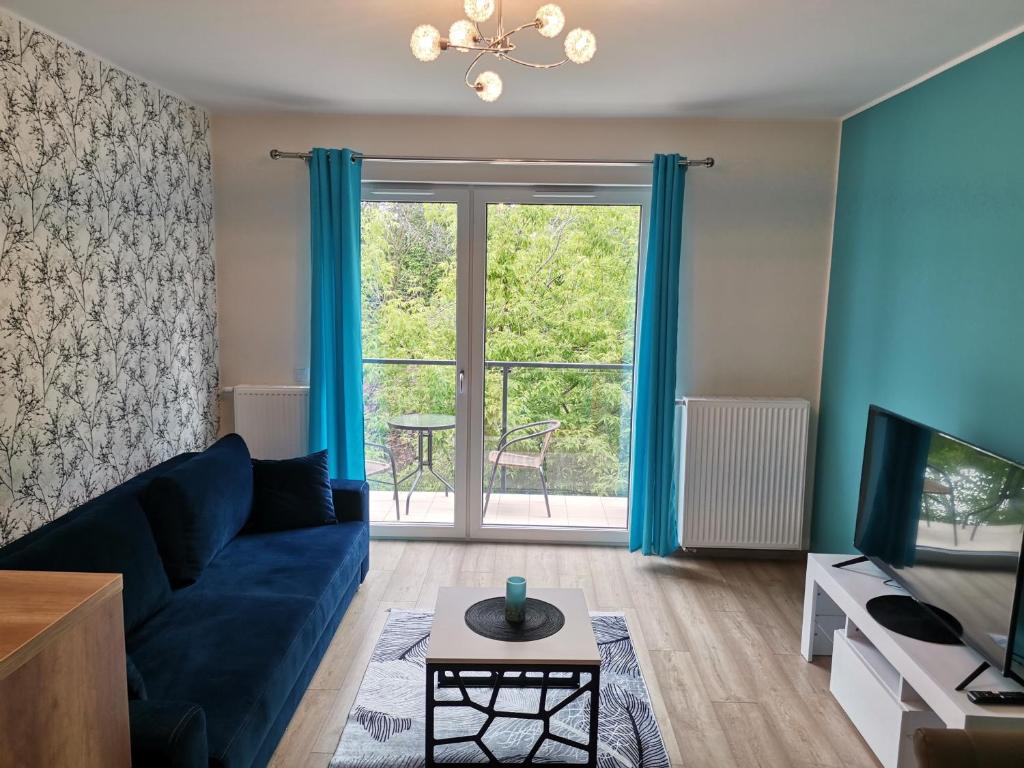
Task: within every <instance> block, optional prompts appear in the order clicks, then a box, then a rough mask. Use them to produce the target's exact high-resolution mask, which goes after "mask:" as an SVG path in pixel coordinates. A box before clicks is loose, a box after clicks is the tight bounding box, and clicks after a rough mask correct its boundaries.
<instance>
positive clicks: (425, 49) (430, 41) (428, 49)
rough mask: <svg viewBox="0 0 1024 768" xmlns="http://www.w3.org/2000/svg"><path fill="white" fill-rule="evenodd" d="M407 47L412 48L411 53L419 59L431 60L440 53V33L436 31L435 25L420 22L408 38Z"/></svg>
mask: <svg viewBox="0 0 1024 768" xmlns="http://www.w3.org/2000/svg"><path fill="white" fill-rule="evenodd" d="M409 48H411V49H412V55H413V56H415V57H416V58H417V59H419V60H420V61H433V60H434V59H436V58H437V57H438V56H440V55H441V33H440V32H438V31H437V27H432V26H430V25H429V24H420V25H419V26H418V27H416V29H414V30H413V32H412V37H411V38H409Z"/></svg>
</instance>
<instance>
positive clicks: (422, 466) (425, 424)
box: [388, 413, 455, 517]
mask: <svg viewBox="0 0 1024 768" xmlns="http://www.w3.org/2000/svg"><path fill="white" fill-rule="evenodd" d="M388 426H389V427H390V428H391V429H397V430H401V431H404V432H415V433H416V435H417V451H416V466H415V467H414V468H413V469H411V470H410V471H409V472H407V473H406V474H405V475H404V476H403V477H400V478H399V479H398V482H399V483H404V482H405V481H406V480H408V479H409V478H410V477H412V478H413V481H412V485H411V486H409V493H408V494H407V495H406V497H405V516H406V517H408V516H409V502H410V501H411V500H412V494H413V491H415V490H416V485H417V484H418V483H419V481H420V478H422V477H423V473H424V471H426V472H429V473H430V474H432V475H433V476H434V477H436V478H437V479H438V480H440V481H441V485H443V486H444V495H445V496H447V495H448V491H451V492H452V493H455V487H454V486H453V485H452V484H451V483H450V482H448V480H446V479H445V478H444V477H442V476H441V475H439V474H438V473H437V470H435V469H434V433H435V432H443V431H444V430H448V429H455V417H454V416H451V415H448V414H440V413H406V414H403V415H401V416H395V417H394V418H391V419H388Z"/></svg>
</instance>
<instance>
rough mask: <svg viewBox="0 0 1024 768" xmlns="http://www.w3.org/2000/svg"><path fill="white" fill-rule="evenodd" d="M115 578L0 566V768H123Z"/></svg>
mask: <svg viewBox="0 0 1024 768" xmlns="http://www.w3.org/2000/svg"><path fill="white" fill-rule="evenodd" d="M121 588H122V584H121V576H120V575H119V574H102V573H49V572H46V573H44V572H33V571H0V744H2V745H3V747H2V748H0V768H37V766H38V767H39V768H43V766H45V767H46V768H51V767H54V768H55V767H56V766H76V768H93V766H95V768H122V767H123V768H128V766H130V765H131V746H130V742H129V736H128V695H127V684H126V680H125V676H126V673H125V650H124V620H123V618H122V607H121Z"/></svg>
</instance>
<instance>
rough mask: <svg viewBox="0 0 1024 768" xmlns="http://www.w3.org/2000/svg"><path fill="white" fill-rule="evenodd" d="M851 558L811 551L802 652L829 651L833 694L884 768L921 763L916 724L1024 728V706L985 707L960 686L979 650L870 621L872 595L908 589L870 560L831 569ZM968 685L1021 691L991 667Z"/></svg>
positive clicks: (810, 655) (810, 656)
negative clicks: (916, 753)
mask: <svg viewBox="0 0 1024 768" xmlns="http://www.w3.org/2000/svg"><path fill="white" fill-rule="evenodd" d="M849 557H850V556H849V555H822V554H810V555H808V556H807V581H806V586H805V591H804V618H803V631H802V633H801V640H800V646H801V648H800V651H801V653H802V654H803V657H804V658H805V659H807V661H811V660H812V659H813V658H814V657H815V656H832V673H831V678H830V683H829V688H830V690H831V691H832V695H833V696H835V698H836V700H837V701H838V702H839V704H840V705H841V706H842V707H843V709H844V710H845V712H846V714H847V716H849V718H850V720H851V721H852V722H853V724H854V725H855V726H856V727H857V730H859V731H860V734H861V736H863V737H864V740H865V741H866V742H867V743H868V745H869V746H870V747H871V749H872V750H874V752H875V755H876V756H877V757H878V759H879V760H880V761H881V763H882V765H883V766H885V768H913V766H915V765H916V761H915V760H914V755H913V745H912V739H913V735H914V731H915V730H917V729H918V728H943V727H945V728H962V729H966V730H972V729H990V730H994V729H998V730H1020V731H1024V707H1003V706H997V707H991V706H990V707H981V706H978V705H977V704H972V703H971V702H970V701H968V699H967V692H966V691H957V690H956V687H957V685H959V684H960V683H961V682H962V681H963V679H964V678H966V677H967V676H968V675H969V674H971V672H973V671H974V670H975V669H976V668H977V667H978V666H979V665H980V664H981V663H982V661H984V659H982V658H981V657H980V656H979V655H978V654H977V653H976V652H974V651H973V650H971V649H970V648H968V647H966V646H962V645H938V644H935V643H926V642H923V641H921V640H914V639H912V638H909V637H905V636H903V635H898V634H895V633H894V632H890V631H889V630H887V629H885V628H884V627H883V626H881V625H880V624H879V623H878V622H877V621H875V620H874V619H873V618H871V616H870V614H868V612H867V609H866V607H865V606H866V604H867V602H868V600H870V599H871V598H873V597H877V596H879V595H898V594H906V593H905V592H903V591H902V590H900V589H898V588H896V587H892V586H888V585H887V584H886V583H885V580H886V576H885V574H883V573H882V572H881V571H879V570H878V569H877V568H875V567H874V566H873V565H871V564H870V563H858V564H856V565H852V566H847V567H846V568H842V569H840V568H834V567H833V566H834V565H835V564H836V563H840V562H842V561H844V560H848V559H849ZM968 688H969V689H973V690H998V691H1005V690H1021V687H1020V686H1018V685H1017V684H1016V683H1014V682H1013V681H1012V680H1010V679H1008V678H1005V677H1003V676H1002V675H1001V674H999V673H998V672H997V671H995V670H992V669H989V670H986V671H985V672H984V673H983V674H982V675H980V676H979V677H978V678H977V679H976V680H975V681H974V682H972V683H971V685H970V686H969V687H968Z"/></svg>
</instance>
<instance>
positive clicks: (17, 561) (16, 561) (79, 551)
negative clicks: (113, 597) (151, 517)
mask: <svg viewBox="0 0 1024 768" xmlns="http://www.w3.org/2000/svg"><path fill="white" fill-rule="evenodd" d="M0 568H5V569H12V570H24V571H83V572H90V573H120V574H122V579H123V583H124V586H123V591H122V595H121V597H122V600H123V604H124V626H125V632H126V633H127V632H131V631H132V630H133V629H135V627H137V626H139V625H140V624H141V623H142V622H144V621H145V620H146V619H147V618H149V617H150V616H152V615H153V614H154V613H156V612H157V611H158V610H160V608H161V607H163V606H164V605H165V604H167V602H169V601H170V599H171V586H170V584H169V583H168V581H167V575H166V574H165V573H164V568H163V564H162V563H161V561H160V555H159V554H158V553H157V547H156V542H155V541H154V540H153V533H152V531H151V530H150V527H149V523H148V522H147V521H146V515H145V513H144V512H143V511H142V507H141V506H139V502H138V499H137V498H136V497H135V496H134V494H132V493H117V494H112V495H110V496H108V497H107V498H106V499H105V501H104V502H103V503H93V504H91V505H90V508H89V509H88V510H87V511H85V512H84V513H83V514H80V515H77V516H76V517H75V519H73V520H71V521H70V522H68V523H67V524H65V525H61V526H56V527H54V528H53V530H52V531H50V532H49V533H48V535H46V536H42V537H39V538H36V539H35V540H33V541H32V542H31V543H30V544H29V545H28V546H25V547H22V548H20V549H18V550H16V551H15V552H14V553H13V554H10V555H7V556H6V557H3V556H0Z"/></svg>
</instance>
